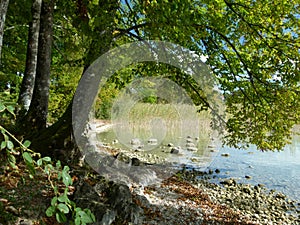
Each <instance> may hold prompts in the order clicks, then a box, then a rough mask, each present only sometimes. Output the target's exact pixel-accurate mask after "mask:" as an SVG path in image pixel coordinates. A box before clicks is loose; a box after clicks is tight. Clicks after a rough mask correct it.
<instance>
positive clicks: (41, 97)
mask: <svg viewBox="0 0 300 225" xmlns="http://www.w3.org/2000/svg"><path fill="white" fill-rule="evenodd" d="M53 11H54V1H52V0H49V1H43V3H42V8H41V20H40V33H39V41H38V56H37V67H36V78H35V85H34V90H33V95H32V100H31V104H30V107H29V110H28V113H27V115H26V117H25V121H24V122H25V123H24V125H26V127H27V129H26V127H23V128H25V130H28V128H29V126H30V127H31V129H30V130H31V133H32V132H33V133H34V132H38V131H40V130H42V129H44V128H46V122H47V116H48V101H49V88H50V66H51V48H52V29H53Z"/></svg>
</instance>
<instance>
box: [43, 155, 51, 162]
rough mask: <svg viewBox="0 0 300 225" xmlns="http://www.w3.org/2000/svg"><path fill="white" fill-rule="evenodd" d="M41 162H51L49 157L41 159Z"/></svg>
mask: <svg viewBox="0 0 300 225" xmlns="http://www.w3.org/2000/svg"><path fill="white" fill-rule="evenodd" d="M42 160H43V161H45V162H51V158H50V157H49V156H46V157H44V158H42Z"/></svg>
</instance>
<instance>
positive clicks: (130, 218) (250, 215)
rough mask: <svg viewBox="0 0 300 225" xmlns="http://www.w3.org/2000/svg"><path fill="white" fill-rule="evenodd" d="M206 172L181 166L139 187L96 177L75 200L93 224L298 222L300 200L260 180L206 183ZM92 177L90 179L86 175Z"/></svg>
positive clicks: (289, 224)
mask: <svg viewBox="0 0 300 225" xmlns="http://www.w3.org/2000/svg"><path fill="white" fill-rule="evenodd" d="M209 176H211V175H210V174H209V173H205V172H199V171H193V170H182V171H180V172H178V173H177V174H175V175H174V176H172V177H170V178H169V179H166V180H164V181H163V182H162V183H160V184H155V185H151V186H146V187H142V186H139V185H135V184H131V185H129V186H127V185H125V184H117V183H113V182H107V181H105V180H104V179H102V178H101V179H98V181H97V182H82V184H83V186H77V188H76V189H77V191H76V193H75V195H74V198H75V201H76V202H77V204H78V205H80V206H82V207H89V208H90V209H92V211H93V212H94V213H95V215H96V218H97V222H96V223H95V224H97V225H99V224H103V225H104V224H107V225H108V224H138V225H140V224H144V225H151V224H153V225H156V224H161V225H165V224H169V223H170V224H178V225H181V224H182V225H186V224H191V225H194V224H265V225H273V224H274V225H275V224H281V225H297V224H300V215H299V212H300V211H299V208H300V203H297V202H295V201H293V200H290V199H288V198H287V197H286V196H285V195H283V194H282V193H279V192H276V191H274V190H268V189H267V188H265V187H264V185H262V184H258V185H255V186H251V185H248V184H241V183H237V182H236V181H235V180H233V179H227V180H223V181H222V182H221V183H222V184H214V183H211V182H209V179H208V177H209ZM89 180H90V179H89Z"/></svg>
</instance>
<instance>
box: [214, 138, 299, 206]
mask: <svg viewBox="0 0 300 225" xmlns="http://www.w3.org/2000/svg"><path fill="white" fill-rule="evenodd" d="M222 153H223V154H224V153H228V154H229V155H230V156H229V157H223V156H221V154H222ZM217 168H218V169H219V170H220V171H221V172H220V174H218V175H217V178H216V179H215V181H217V179H219V178H229V177H233V178H236V179H238V180H239V181H241V182H243V183H250V184H258V183H261V184H265V185H266V187H267V188H269V189H275V190H277V191H281V192H283V193H284V194H286V195H288V196H289V197H290V198H292V199H295V200H298V201H300V136H294V138H293V141H292V144H291V145H288V146H286V147H285V149H284V151H281V152H260V151H257V150H256V149H255V147H254V146H252V147H250V148H249V149H248V150H236V149H232V148H228V147H223V148H221V149H220V152H219V153H218V155H217V156H216V157H215V159H214V160H213V161H212V163H211V165H210V169H212V170H215V169H217ZM246 175H247V176H251V179H246V178H245V176H246Z"/></svg>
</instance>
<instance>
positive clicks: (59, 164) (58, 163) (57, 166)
mask: <svg viewBox="0 0 300 225" xmlns="http://www.w3.org/2000/svg"><path fill="white" fill-rule="evenodd" d="M60 167H61V163H60V161H59V160H58V161H57V162H56V169H59V168H60Z"/></svg>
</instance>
